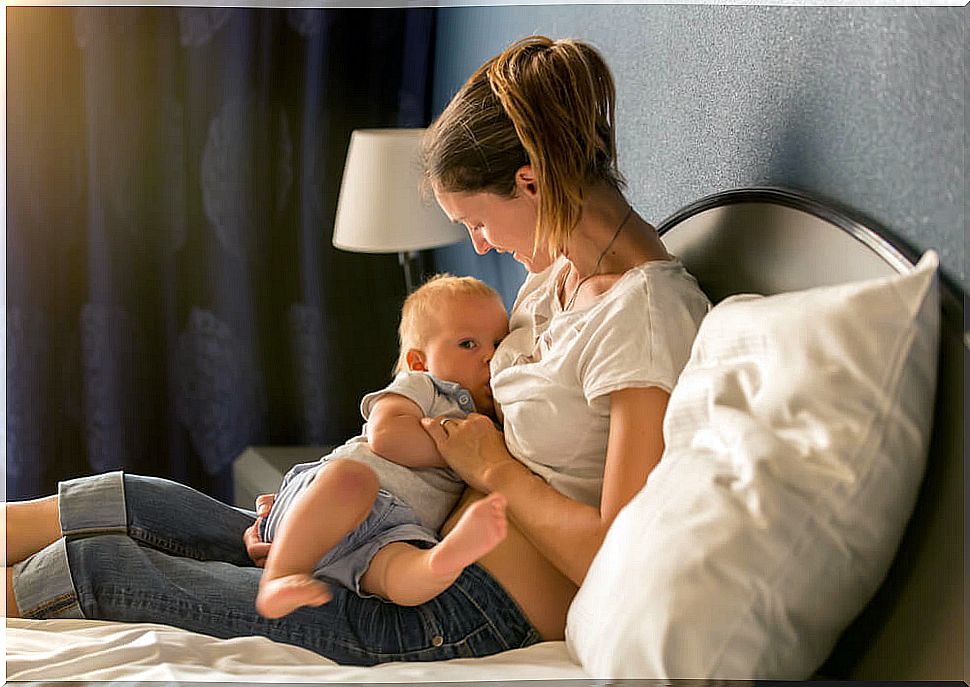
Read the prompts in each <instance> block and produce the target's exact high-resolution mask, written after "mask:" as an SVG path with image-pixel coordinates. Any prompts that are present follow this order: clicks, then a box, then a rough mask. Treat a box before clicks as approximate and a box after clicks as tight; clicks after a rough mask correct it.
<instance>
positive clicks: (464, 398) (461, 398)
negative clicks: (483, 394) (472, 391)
mask: <svg viewBox="0 0 970 687" xmlns="http://www.w3.org/2000/svg"><path fill="white" fill-rule="evenodd" d="M471 400H472V399H471V397H470V396H469V395H468V394H462V395H461V396H459V397H458V402H459V403H468V402H469V401H471Z"/></svg>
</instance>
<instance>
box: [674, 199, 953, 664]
mask: <svg viewBox="0 0 970 687" xmlns="http://www.w3.org/2000/svg"><path fill="white" fill-rule="evenodd" d="M658 232H659V233H660V235H661V237H662V239H663V241H664V244H665V245H666V246H667V249H668V250H669V251H670V252H671V253H672V254H674V255H676V256H678V257H679V258H680V259H681V260H682V261H683V262H684V264H685V265H686V267H687V269H688V270H690V272H691V273H692V274H693V275H694V276H695V277H696V278H697V280H698V282H699V283H700V286H701V288H703V289H704V291H705V292H706V293H707V295H708V297H709V298H710V299H711V300H712V301H713V302H715V303H716V302H718V301H720V300H722V299H723V298H725V297H726V296H729V295H732V294H735V293H760V294H763V295H771V294H775V293H781V292H785V291H794V290H799V289H806V288H811V287H814V286H824V285H830V284H839V283H845V282H849V281H856V280H861V279H869V278H874V277H880V276H887V275H891V274H894V273H901V272H906V271H909V270H910V269H912V267H913V265H914V264H915V263H916V261H917V256H916V255H915V254H914V253H913V252H912V251H909V250H908V249H906V248H904V247H901V245H900V244H899V243H897V242H896V241H895V240H894V239H892V238H891V237H889V236H888V235H887V234H886V232H885V231H883V230H880V229H878V228H875V227H873V226H869V225H868V223H865V224H864V223H863V222H861V221H859V220H856V219H854V218H853V217H852V216H851V215H850V214H849V213H848V212H846V211H844V210H841V209H839V208H836V207H835V206H833V205H832V204H830V203H826V202H822V201H820V200H817V199H814V198H812V197H810V196H807V195H804V194H802V193H799V192H795V191H790V190H785V189H778V188H748V189H736V190H731V191H725V192H722V193H717V194H714V195H711V196H708V197H705V198H702V199H701V200H699V201H697V202H695V203H692V204H691V205H689V206H687V207H686V208H684V209H683V210H680V211H679V212H677V213H675V214H674V215H672V216H671V217H669V218H668V219H666V220H665V221H663V222H662V223H661V224H660V225H659V226H658ZM940 296H941V298H940V301H941V305H942V309H943V312H942V317H941V332H940V334H941V337H940V358H939V378H938V383H937V398H936V405H935V409H934V424H933V435H932V438H931V443H930V451H929V459H928V461H927V468H926V474H925V476H924V479H923V484H922V485H921V488H920V496H919V499H918V501H917V504H916V508H915V510H914V512H913V516H912V518H911V520H910V523H909V525H908V527H907V529H906V533H905V535H904V537H903V540H902V542H901V544H900V548H899V551H898V553H897V555H896V559H895V561H894V562H893V565H892V568H891V569H890V571H889V574H888V576H887V577H886V579H885V581H884V582H883V585H882V587H881V588H880V589H879V591H878V592H877V593H876V595H875V596H874V597H873V599H872V601H871V602H870V603H869V605H868V606H867V608H866V609H865V610H864V611H863V612H862V614H860V616H859V617H858V618H857V619H856V620H855V622H853V624H852V625H851V626H850V627H849V628H848V629H847V630H846V632H845V633H844V635H843V637H842V638H841V640H840V641H839V643H838V645H837V646H836V648H835V651H834V652H833V654H832V656H831V657H830V658H829V660H828V661H827V662H826V664H825V665H824V666H823V667H822V668H821V669H820V671H819V677H826V678H840V679H855V680H872V679H877V680H886V679H893V680H925V679H946V680H967V676H968V669H967V666H966V665H964V656H970V650H968V644H967V636H966V625H967V608H966V605H965V597H964V585H965V579H966V575H965V564H964V548H965V543H966V534H967V527H966V516H965V514H964V505H963V504H964V500H965V498H966V496H967V494H966V486H965V483H964V459H963V448H964V447H963V402H964V393H963V391H964V369H963V361H964V357H965V355H966V352H967V345H966V341H967V337H966V336H965V334H964V332H963V327H964V318H963V303H964V298H963V297H960V296H962V294H960V296H958V295H957V293H956V290H955V289H953V288H952V287H950V286H949V285H947V284H946V283H945V282H944V280H943V279H941V280H940Z"/></svg>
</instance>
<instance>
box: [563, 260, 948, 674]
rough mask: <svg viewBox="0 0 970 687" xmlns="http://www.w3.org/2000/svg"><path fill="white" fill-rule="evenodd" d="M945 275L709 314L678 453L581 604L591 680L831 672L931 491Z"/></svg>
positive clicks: (669, 431)
mask: <svg viewBox="0 0 970 687" xmlns="http://www.w3.org/2000/svg"><path fill="white" fill-rule="evenodd" d="M938 262H939V261H938V258H937V256H936V254H935V253H933V252H932V251H929V252H927V253H926V254H925V255H924V256H923V258H922V259H921V260H920V262H919V264H918V265H917V266H916V267H915V269H914V270H912V271H911V272H910V273H908V274H905V275H900V276H892V277H888V278H883V279H875V280H869V281H864V282H855V283H851V284H844V285H839V286H832V287H820V288H814V289H809V290H806V291H800V292H792V293H786V294H779V295H775V296H770V297H767V298H765V297H761V296H734V297H732V298H729V299H727V300H725V301H723V302H722V303H720V304H718V305H717V306H716V307H714V308H713V309H712V310H711V312H710V313H709V314H708V316H707V317H706V319H705V320H704V321H703V323H702V324H701V327H700V330H699V332H698V335H697V339H696V340H695V342H694V346H693V349H692V352H691V358H690V361H689V362H688V364H687V367H686V368H685V369H684V371H683V373H682V374H681V376H680V378H679V380H678V382H677V385H676V387H675V388H674V390H673V392H672V394H671V398H670V402H669V405H668V408H667V415H666V419H665V421H664V440H665V442H666V450H665V452H664V455H663V458H662V459H661V461H660V463H659V465H658V466H657V467H656V468H655V470H654V471H653V473H652V474H651V475H650V478H649V479H648V481H647V484H646V486H644V488H643V489H642V490H641V491H640V493H638V494H637V495H636V497H634V499H633V500H632V501H631V502H630V503H629V504H628V505H627V506H626V508H624V509H623V510H622V511H621V512H620V514H619V515H618V516H617V518H616V520H615V522H614V524H613V526H612V527H611V528H610V531H609V533H608V534H607V537H606V539H605V541H604V543H603V546H602V548H601V549H600V551H599V553H598V554H597V555H596V558H595V559H594V560H593V564H592V566H591V567H590V570H589V573H588V575H587V577H586V579H585V580H584V582H583V584H582V587H581V588H580V590H579V593H578V595H577V596H576V599H575V601H574V602H573V605H572V607H571V608H570V609H569V616H568V620H567V627H566V641H567V644H568V647H569V649H570V651H571V653H572V655H573V657H574V658H575V659H577V660H578V661H579V662H580V663H581V664H582V665H583V668H584V669H585V670H586V672H588V673H589V674H590V675H591V676H593V677H597V678H624V677H635V678H637V677H639V678H723V679H753V678H761V679H805V678H807V677H809V676H810V675H811V674H812V672H813V671H814V670H815V669H817V668H818V666H819V665H820V664H821V663H822V662H823V661H824V660H825V658H826V656H827V655H828V654H829V653H830V651H831V649H832V647H833V646H834V644H835V641H836V639H837V638H838V636H839V634H840V633H841V632H842V630H844V629H845V627H846V626H847V625H848V623H849V622H850V621H851V620H852V619H853V618H854V617H855V616H856V615H857V614H858V612H859V611H860V610H861V609H862V608H863V607H864V605H865V604H866V602H867V601H868V600H869V598H870V597H871V596H872V594H873V593H874V592H875V590H876V589H877V587H878V586H879V584H880V583H881V581H882V579H883V578H884V576H885V574H886V571H887V569H888V567H889V564H890V562H891V560H892V558H893V555H894V553H895V551H896V548H897V546H898V544H899V539H900V537H901V535H902V532H903V529H904V526H905V524H906V521H907V520H908V518H909V515H910V513H911V511H912V508H913V505H914V502H915V498H916V493H917V490H918V488H919V484H920V480H921V478H922V473H923V467H924V464H925V458H926V451H927V446H928V439H929V434H930V427H931V423H932V409H933V402H934V395H935V385H936V372H937V368H936V359H937V350H938V339H939V294H938V290H937V283H936V271H937V267H938Z"/></svg>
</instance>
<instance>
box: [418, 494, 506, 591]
mask: <svg viewBox="0 0 970 687" xmlns="http://www.w3.org/2000/svg"><path fill="white" fill-rule="evenodd" d="M505 505H506V500H505V497H504V496H502V495H501V494H499V493H495V494H489V495H488V496H486V497H485V498H484V499H482V500H481V501H476V502H475V503H473V504H472V505H471V506H469V507H468V509H467V510H466V511H465V512H464V513H463V514H462V516H461V519H459V520H458V524H456V525H455V528H454V529H453V530H451V532H449V533H448V535H447V536H446V537H445V538H444V539H442V540H441V542H440V543H438V544H437V545H436V546H435V547H434V548H433V549H432V550H431V556H430V558H429V560H428V566H429V567H430V568H431V571H432V572H433V573H434V574H436V575H441V576H443V577H447V576H452V575H458V574H459V573H460V572H461V571H462V570H464V569H465V568H466V567H468V566H469V565H471V564H472V563H474V562H475V561H477V560H478V559H479V558H481V557H482V556H484V555H485V554H487V553H488V552H489V551H491V550H492V549H494V548H495V547H496V546H498V545H499V543H500V542H501V541H502V540H503V539H505V535H506V534H507V532H508V523H507V521H506V519H505Z"/></svg>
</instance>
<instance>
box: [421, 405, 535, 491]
mask: <svg viewBox="0 0 970 687" xmlns="http://www.w3.org/2000/svg"><path fill="white" fill-rule="evenodd" d="M421 424H422V425H423V426H424V431H426V432H427V433H428V434H429V435H430V436H431V438H432V439H433V440H434V443H435V446H437V447H438V453H440V454H441V457H442V458H444V459H445V461H446V462H447V463H448V467H450V468H451V469H452V470H454V471H455V472H457V473H458V475H459V477H461V478H462V479H463V480H464V481H465V482H466V483H467V484H468V485H469V486H471V487H473V488H474V489H477V490H478V491H481V492H484V493H486V494H487V493H489V492H491V491H492V490H493V487H492V486H491V482H492V480H491V478H492V476H493V475H494V474H495V473H496V472H497V471H499V469H500V468H502V467H503V466H505V465H509V464H515V465H519V463H518V462H517V461H516V460H515V458H513V457H512V455H511V454H510V453H509V451H508V449H507V448H506V446H505V438H504V437H503V436H502V433H501V432H499V431H498V430H497V429H495V425H494V424H493V423H492V421H491V420H490V419H489V418H488V417H486V416H485V415H480V414H479V413H471V414H469V416H468V417H467V418H466V419H464V420H456V419H454V418H441V417H434V418H427V417H426V418H424V419H423V420H421Z"/></svg>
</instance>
